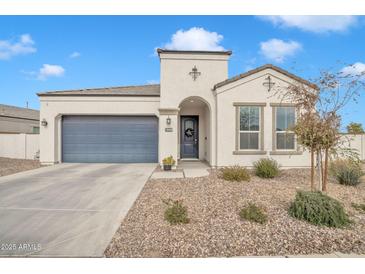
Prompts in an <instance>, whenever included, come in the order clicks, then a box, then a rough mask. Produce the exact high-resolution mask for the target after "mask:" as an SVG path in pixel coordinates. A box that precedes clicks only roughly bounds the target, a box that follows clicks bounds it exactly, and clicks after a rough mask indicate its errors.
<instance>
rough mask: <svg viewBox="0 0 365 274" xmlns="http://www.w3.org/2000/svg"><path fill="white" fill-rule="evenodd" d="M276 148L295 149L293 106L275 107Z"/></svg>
mask: <svg viewBox="0 0 365 274" xmlns="http://www.w3.org/2000/svg"><path fill="white" fill-rule="evenodd" d="M275 113H276V115H275V116H276V118H275V121H276V149H277V150H295V134H294V132H293V131H292V127H293V126H294V124H295V107H276V108H275Z"/></svg>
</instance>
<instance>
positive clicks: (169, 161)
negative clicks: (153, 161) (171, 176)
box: [162, 156, 175, 171]
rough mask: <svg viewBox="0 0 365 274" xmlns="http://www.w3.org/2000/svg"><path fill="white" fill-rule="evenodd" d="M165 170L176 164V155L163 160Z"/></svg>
mask: <svg viewBox="0 0 365 274" xmlns="http://www.w3.org/2000/svg"><path fill="white" fill-rule="evenodd" d="M162 163H163V170H165V171H167V170H171V167H172V166H173V165H174V164H175V160H174V157H172V156H169V157H166V158H165V159H163V160H162Z"/></svg>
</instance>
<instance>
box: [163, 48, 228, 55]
mask: <svg viewBox="0 0 365 274" xmlns="http://www.w3.org/2000/svg"><path fill="white" fill-rule="evenodd" d="M157 53H158V54H160V53H181V54H184V53H196V54H223V55H231V54H232V51H231V50H226V51H213V50H170V49H157Z"/></svg>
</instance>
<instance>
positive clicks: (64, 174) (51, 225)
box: [0, 164, 156, 257]
mask: <svg viewBox="0 0 365 274" xmlns="http://www.w3.org/2000/svg"><path fill="white" fill-rule="evenodd" d="M155 167H156V164H59V165H55V166H51V167H43V168H40V169H36V170H31V171H26V172H22V173H18V174H14V175H9V176H5V177H0V256H41V257H100V256H103V252H104V250H105V248H106V247H107V245H108V244H109V242H110V240H111V239H112V237H113V235H114V233H115V231H116V230H117V228H118V227H119V225H120V222H121V221H122V219H123V218H124V217H125V215H126V213H127V212H128V210H129V208H130V207H131V206H132V204H133V202H134V201H135V199H136V198H137V196H138V194H139V193H140V191H141V190H142V188H143V186H144V184H145V182H146V181H147V180H148V178H149V177H150V175H151V174H152V171H153V170H154V169H155Z"/></svg>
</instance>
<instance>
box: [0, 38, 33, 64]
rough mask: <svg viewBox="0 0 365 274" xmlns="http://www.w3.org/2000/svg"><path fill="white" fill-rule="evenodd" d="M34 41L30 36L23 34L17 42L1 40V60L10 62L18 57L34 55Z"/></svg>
mask: <svg viewBox="0 0 365 274" xmlns="http://www.w3.org/2000/svg"><path fill="white" fill-rule="evenodd" d="M34 44H35V43H34V41H33V39H32V37H31V36H30V34H22V35H21V36H20V37H19V39H18V40H17V41H13V40H0V60H9V59H11V58H12V57H14V56H17V55H26V54H30V53H34V52H36V51H37V49H36V48H35V47H34Z"/></svg>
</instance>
